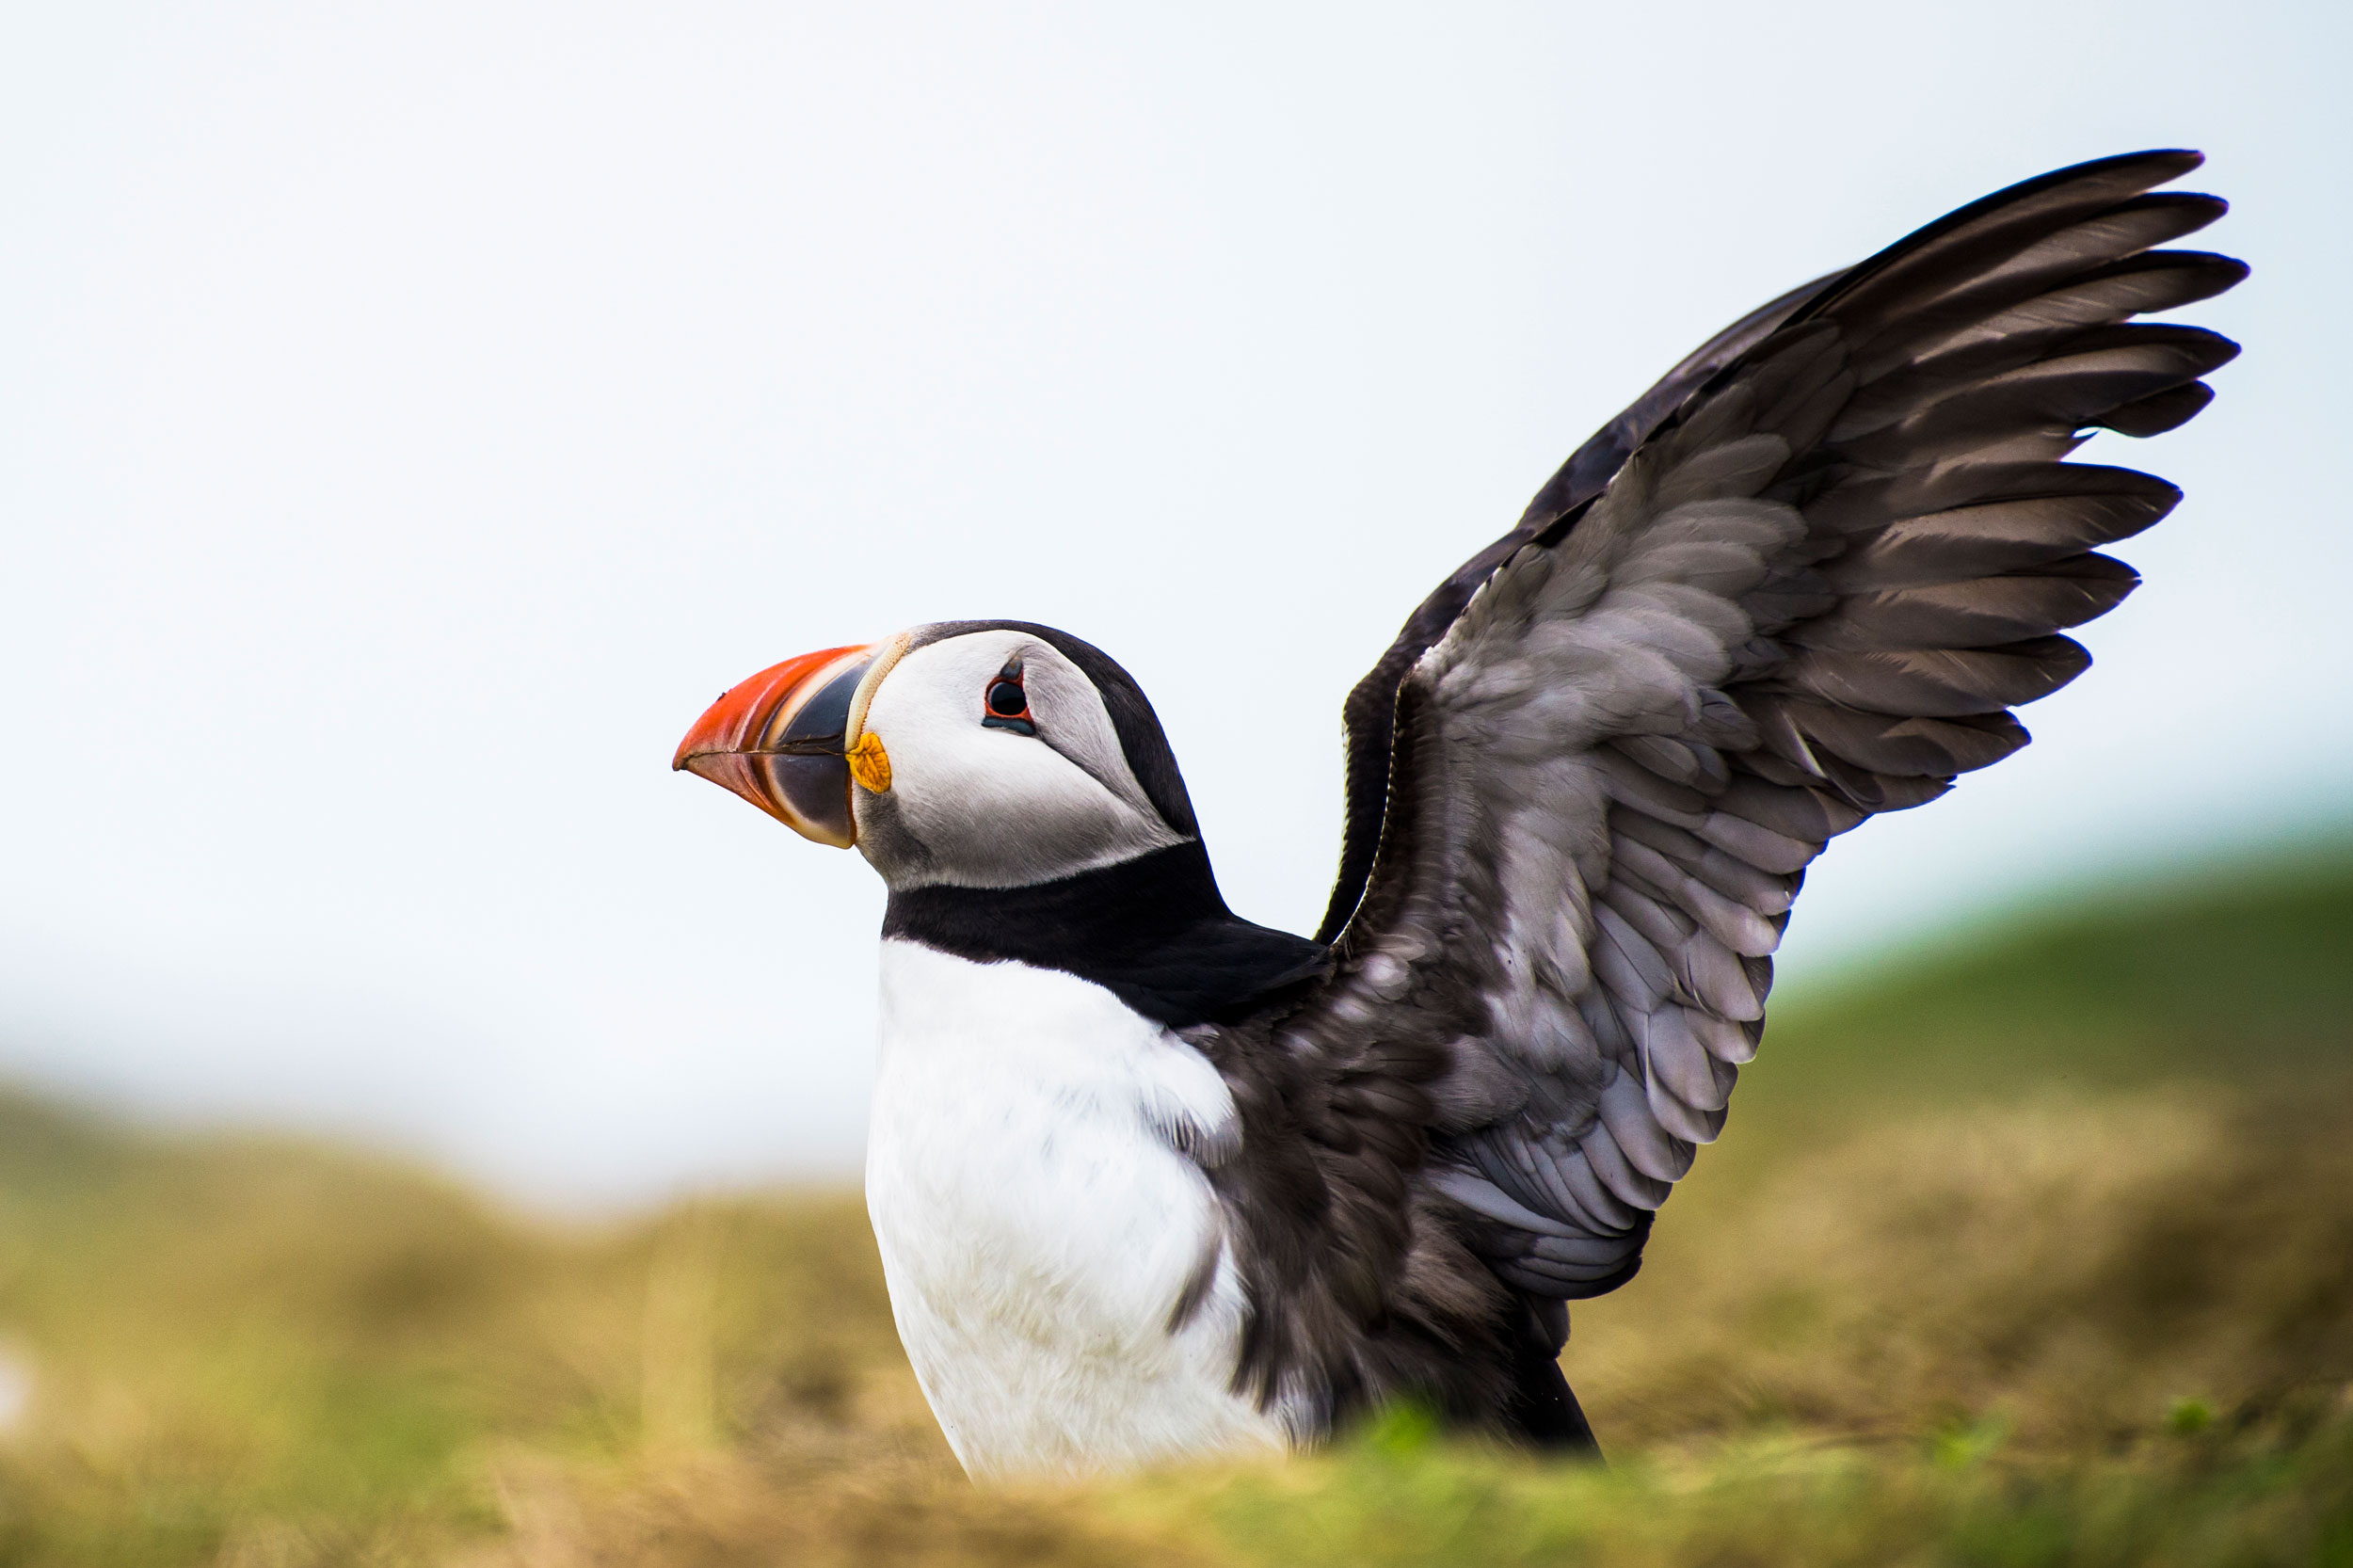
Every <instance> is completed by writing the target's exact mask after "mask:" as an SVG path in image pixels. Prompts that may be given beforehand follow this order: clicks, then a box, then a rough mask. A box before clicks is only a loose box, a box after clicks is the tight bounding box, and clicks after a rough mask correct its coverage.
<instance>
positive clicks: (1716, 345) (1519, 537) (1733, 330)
mask: <svg viewBox="0 0 2353 1568" xmlns="http://www.w3.org/2000/svg"><path fill="white" fill-rule="evenodd" d="M1840 276H1842V275H1841V274H1836V273H1833V274H1832V275H1831V276H1830V277H1828V278H1817V279H1816V280H1814V281H1812V282H1811V283H1807V284H1804V285H1802V286H1801V287H1799V288H1794V289H1791V290H1790V291H1789V292H1788V293H1787V294H1785V295H1783V296H1781V297H1780V298H1778V299H1775V300H1773V301H1771V302H1770V303H1769V304H1765V305H1760V306H1758V307H1757V308H1756V309H1755V310H1753V311H1751V312H1749V313H1748V314H1747V315H1744V316H1742V317H1741V318H1740V319H1739V320H1738V321H1736V322H1734V323H1733V324H1732V325H1731V326H1729V327H1727V328H1724V329H1723V330H1722V331H1721V332H1719V333H1717V334H1716V335H1715V336H1714V337H1712V338H1710V339H1708V340H1707V341H1706V342H1705V343H1704V344H1700V346H1699V347H1698V348H1696V349H1694V350H1692V352H1691V353H1690V354H1689V356H1688V357H1686V358H1685V360H1683V362H1682V363H1681V364H1678V365H1676V366H1675V367H1674V369H1673V370H1671V371H1669V372H1667V374H1666V375H1664V376H1660V377H1659V378H1658V381H1657V385H1655V386H1653V387H1652V388H1651V390H1650V391H1648V392H1644V393H1643V394H1642V395H1641V396H1640V397H1638V398H1636V399H1635V400H1634V401H1633V402H1632V403H1630V404H1628V405H1627V406H1626V407H1625V409H1624V410H1623V411H1622V412H1621V413H1619V415H1618V416H1617V418H1615V419H1613V420H1611V421H1610V422H1609V424H1605V425H1603V426H1602V427H1601V428H1600V429H1599V430H1596V431H1594V432H1593V435H1592V436H1591V437H1590V438H1589V439H1588V440H1586V442H1585V444H1584V445H1583V446H1580V447H1578V448H1577V450H1576V451H1575V452H1574V453H1572V454H1570V456H1569V460H1568V461H1567V462H1565V463H1562V464H1561V468H1560V472H1557V473H1555V474H1554V475H1553V476H1552V477H1551V478H1550V479H1548V480H1546V481H1545V487H1544V488H1542V489H1540V490H1538V491H1537V492H1536V495H1535V499H1533V500H1531V501H1530V502H1529V504H1528V509H1527V510H1526V511H1524V512H1522V513H1521V514H1520V520H1519V522H1518V523H1517V524H1516V525H1515V526H1514V527H1513V530H1512V532H1510V533H1509V534H1506V535H1505V536H1503V537H1501V538H1499V539H1497V541H1496V542H1495V543H1493V544H1491V545H1489V546H1488V547H1487V548H1486V549H1484V550H1482V551H1481V552H1479V553H1478V554H1477V555H1474V556H1472V557H1471V558H1470V559H1469V560H1468V561H1465V562H1464V563H1463V565H1462V566H1461V567H1459V568H1456V570H1455V572H1454V574H1453V575H1452V576H1451V577H1449V578H1448V579H1447V580H1446V581H1445V582H1444V583H1441V584H1438V586H1437V588H1436V590H1435V591H1433V593H1432V594H1431V596H1430V597H1429V598H1428V599H1425V600H1422V602H1421V604H1420V606H1419V607H1418V608H1417V609H1416V610H1415V611H1414V613H1413V615H1412V616H1410V617H1409V618H1408V619H1407V620H1406V622H1405V625H1404V628H1403V630H1401V631H1400V632H1398V634H1397V640H1396V641H1395V642H1393V643H1391V644H1390V645H1389V648H1388V651H1387V652H1385V653H1384V654H1382V656H1381V660H1380V662H1379V663H1378V664H1374V665H1373V666H1372V669H1371V670H1370V672H1369V673H1368V674H1367V675H1366V676H1365V678H1364V679H1363V680H1359V681H1358V682H1357V683H1356V685H1355V687H1354V688H1353V690H1351V691H1350V692H1349V694H1348V700H1347V701H1346V702H1345V703H1344V704H1342V705H1341V711H1340V713H1341V720H1342V723H1343V725H1344V726H1345V728H1346V731H1347V743H1348V779H1347V790H1348V808H1347V813H1346V816H1345V818H1344V819H1343V822H1342V826H1341V841H1340V872H1339V876H1338V878H1337V880H1336V881H1335V882H1334V884H1333V887H1332V897H1331V901H1330V903H1329V904H1327V905H1326V906H1325V908H1324V912H1323V924H1322V926H1321V928H1320V929H1319V930H1318V931H1317V933H1316V940H1318V941H1320V942H1329V941H1331V940H1332V939H1333V938H1334V937H1336V936H1338V935H1339V933H1340V928H1341V927H1342V926H1344V925H1346V924H1347V923H1348V918H1349V916H1351V915H1353V914H1354V913H1355V911H1356V904H1357V902H1358V901H1359V900H1360V899H1362V898H1363V897H1364V892H1365V879H1366V878H1367V877H1368V876H1369V875H1370V874H1371V872H1372V856H1373V852H1374V850H1375V849H1377V848H1378V847H1379V846H1380V842H1381V813H1382V808H1383V805H1384V803H1385V799H1386V797H1387V795H1388V792H1389V762H1390V757H1389V752H1390V746H1391V743H1392V741H1393V739H1394V737H1395V735H1396V722H1397V688H1398V684H1399V682H1400V681H1401V680H1404V679H1405V672H1406V671H1407V670H1409V669H1411V668H1413V667H1414V661H1415V660H1417V659H1418V658H1420V657H1421V656H1422V655H1423V654H1424V653H1426V652H1428V651H1429V650H1430V647H1431V645H1432V644H1433V643H1435V642H1436V641H1437V640H1438V639H1439V638H1440V637H1442V636H1444V635H1445V634H1446V629H1447V628H1448V627H1449V626H1451V625H1453V624H1454V617H1455V616H1459V615H1461V614H1462V613H1463V606H1465V604H1468V603H1469V602H1470V599H1471V595H1473V594H1474V593H1477V592H1478V591H1479V585H1480V584H1482V583H1484V582H1486V581H1487V579H1488V577H1489V576H1491V575H1492V574H1493V573H1494V571H1495V568H1497V567H1498V566H1500V565H1501V564H1502V563H1503V561H1504V559H1505V558H1506V557H1507V556H1509V555H1510V554H1511V553H1512V552H1513V551H1514V550H1517V549H1518V548H1519V547H1520V546H1521V545H1523V544H1526V543H1527V542H1528V541H1529V539H1532V538H1534V537H1535V536H1537V535H1538V534H1540V533H1542V532H1543V531H1544V530H1545V529H1546V528H1549V527H1551V526H1552V525H1553V524H1555V523H1557V522H1559V521H1560V520H1561V519H1562V518H1564V517H1566V516H1568V515H1569V514H1570V513H1571V512H1573V511H1575V510H1576V509H1577V508H1578V507H1579V506H1582V505H1584V504H1585V503H1587V502H1589V501H1591V500H1593V497H1595V496H1597V495H1599V494H1600V493H1601V491H1602V487H1603V486H1605V485H1607V484H1609V476H1610V475H1611V474H1614V473H1616V472H1618V470H1619V469H1621V468H1623V467H1625V460H1626V458H1627V457H1629V456H1632V455H1633V452H1634V449H1635V448H1636V447H1638V446H1640V445H1641V443H1642V441H1643V440H1644V439H1645V438H1646V437H1648V436H1649V435H1650V433H1651V432H1652V431H1653V430H1655V429H1657V427H1658V425H1659V424H1660V423H1661V422H1662V421H1664V420H1665V419H1666V417H1667V416H1668V415H1669V414H1672V413H1673V412H1674V411H1675V409H1676V408H1680V407H1681V406H1682V404H1683V400H1684V399H1685V398H1687V397H1689V396H1690V395H1691V393H1692V392H1694V391H1696V390H1698V388H1699V387H1700V386H1701V385H1702V384H1703V383H1705V381H1706V380H1707V379H1708V377H1710V376H1714V375H1715V374H1716V373H1717V372H1718V371H1720V370H1721V369H1723V368H1724V366H1726V365H1728V364H1730V363H1732V362H1733V361H1734V360H1737V359H1738V358H1739V357H1740V356H1741V355H1742V354H1744V353H1746V352H1747V351H1748V350H1749V349H1751V348H1753V347H1754V346H1755V345H1756V344H1758V343H1759V342H1760V341H1761V340H1762V339H1763V338H1764V337H1765V335H1766V334H1767V333H1769V332H1770V331H1771V330H1772V329H1773V328H1776V327H1778V326H1780V325H1781V324H1782V323H1783V322H1784V321H1785V320H1787V319H1788V317H1789V315H1790V312H1793V311H1795V310H1797V309H1798V308H1799V307H1800V306H1801V305H1803V304H1804V303H1805V302H1806V301H1807V300H1808V299H1811V298H1812V297H1813V296H1815V295H1816V294H1817V293H1819V292H1820V291H1821V290H1822V289H1824V288H1826V287H1827V286H1829V285H1830V284H1832V283H1833V282H1836V281H1837V280H1838V279H1839V277H1840Z"/></svg>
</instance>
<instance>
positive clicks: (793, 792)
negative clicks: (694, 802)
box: [670, 646, 888, 849]
mask: <svg viewBox="0 0 2353 1568" xmlns="http://www.w3.org/2000/svg"><path fill="white" fill-rule="evenodd" d="M881 651H882V650H881V648H878V647H864V646H861V647H856V648H826V649H824V651H822V652H818V653H805V654H803V655H802V656H801V657H799V658H798V659H787V660H786V661H785V662H784V663H783V664H771V665H770V666H769V667H768V668H766V669H764V670H761V671H760V673H759V674H758V675H755V676H753V677H752V678H751V679H750V680H745V681H744V682H742V683H740V684H738V685H735V686H732V687H730V688H728V691H727V692H726V693H725V694H723V695H722V696H720V698H719V700H718V701H716V702H714V703H712V705H711V708H710V711H709V712H706V713H704V714H703V716H702V717H701V718H699V719H696V721H695V728H692V729H690V730H688V731H687V732H686V739H685V740H683V741H681V742H680V743H679V748H678V755H677V756H676V757H675V758H673V759H671V761H670V766H671V767H673V768H683V769H685V770H686V771H687V772H688V773H691V774H695V775H697V776H700V777H703V778H708V779H710V780H711V781H712V783H713V784H716V785H719V786H720V787H722V788H723V789H728V790H732V791H734V792H736V793H737V794H739V795H742V796H743V797H744V799H745V800H748V801H750V802H751V803H752V804H753V805H754V806H757V807H759V808H760V809H761V810H763V811H765V812H767V813H768V814H769V815H770V816H772V817H774V818H776V820H777V821H778V822H780V823H782V824H785V826H787V827H789V828H791V829H792V831H793V832H795V833H798V834H799V835H800V836H801V837H803V838H804V839H813V840H816V841H817V842H818V843H821V844H831V845H833V846H834V847H835V848H837V849H847V848H849V847H850V846H851V845H852V844H854V843H856V842H857V824H856V820H855V819H854V818H853V817H852V816H851V813H850V780H851V776H852V767H853V759H852V757H851V756H850V754H849V753H850V746H849V744H848V741H849V733H848V732H849V728H850V719H851V705H852V703H853V701H854V700H855V699H856V696H857V691H858V683H859V682H860V681H861V680H864V679H865V677H866V674H867V672H868V671H869V670H870V669H872V667H873V664H874V657H875V655H876V654H877V653H879V652H881ZM868 739H870V740H871V738H868ZM864 751H865V752H871V753H872V754H873V755H872V757H868V756H865V755H861V756H860V757H859V758H858V759H857V763H858V764H859V765H858V768H857V776H858V778H859V780H860V781H861V782H864V783H866V784H867V785H868V786H869V787H870V788H872V787H873V783H874V780H875V776H876V771H877V762H876V760H877V759H879V757H880V752H881V748H880V746H879V744H869V745H866V746H865V747H864ZM879 770H880V777H881V780H882V784H883V787H884V788H888V763H887V762H882V763H879Z"/></svg>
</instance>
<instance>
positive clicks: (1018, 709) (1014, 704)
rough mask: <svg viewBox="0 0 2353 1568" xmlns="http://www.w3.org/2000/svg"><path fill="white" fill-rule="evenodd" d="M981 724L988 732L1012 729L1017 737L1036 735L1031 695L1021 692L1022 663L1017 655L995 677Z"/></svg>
mask: <svg viewBox="0 0 2353 1568" xmlns="http://www.w3.org/2000/svg"><path fill="white" fill-rule="evenodd" d="M981 724H982V727H983V728H988V729H1010V730H1012V731H1013V732H1014V733H1015V734H1016V735H1034V734H1036V733H1037V723H1036V721H1035V720H1033V719H1032V718H1031V717H1030V694H1029V693H1028V692H1025V691H1023V690H1022V689H1021V660H1020V658H1019V657H1018V656H1017V655H1016V657H1014V658H1011V659H1008V660H1006V661H1005V667H1004V668H1003V669H1000V670H999V671H998V672H997V673H996V675H995V676H993V677H991V678H990V680H989V682H988V690H987V691H986V692H984V693H983V694H982V696H981Z"/></svg>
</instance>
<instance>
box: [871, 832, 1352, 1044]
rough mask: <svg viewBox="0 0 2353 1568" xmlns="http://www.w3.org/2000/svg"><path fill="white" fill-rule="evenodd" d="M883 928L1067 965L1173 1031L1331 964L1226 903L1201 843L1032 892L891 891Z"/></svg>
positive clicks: (1041, 963) (994, 956)
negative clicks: (1231, 908)
mask: <svg viewBox="0 0 2353 1568" xmlns="http://www.w3.org/2000/svg"><path fill="white" fill-rule="evenodd" d="M883 935H884V936H896V937H900V938H903V939H904V940H907V941H914V942H920V943H922V944H923V945H924V946H925V947H929V948H936V949H937V950H938V951H940V952H952V953H954V954H955V955H956V956H958V957H960V958H969V959H972V960H974V961H976V962H978V963H983V964H989V963H999V962H1002V961H1004V960H1007V959H1011V960H1013V961H1015V962H1016V963H1021V964H1028V965H1031V966H1032V967H1034V968H1043V969H1060V970H1062V971H1063V972H1064V973H1065V974H1074V975H1077V976H1078V977H1079V978H1080V979H1081V980H1091V981H1093V982H1094V983H1095V984H1097V985H1100V986H1102V987H1103V988H1104V989H1106V990H1108V991H1110V992H1111V993H1112V995H1114V996H1116V997H1118V998H1119V1000H1121V1001H1124V1002H1126V1003H1127V1004H1128V1006H1129V1007H1132V1008H1134V1009H1135V1010H1136V1011H1137V1012H1138V1013H1141V1014H1143V1015H1144V1016H1145V1017H1147V1018H1151V1019H1153V1020H1155V1021H1157V1022H1159V1023H1162V1024H1165V1025H1167V1026H1168V1027H1169V1028H1171V1029H1182V1028H1184V1027H1186V1026H1188V1025H1191V1024H1200V1023H1234V1022H1237V1021H1239V1020H1240V1019H1241V1018H1243V1017H1245V1016H1248V1015H1250V1014H1251V1013H1254V1012H1256V1011H1257V1010H1258V1009H1259V1008H1260V1007H1262V1006H1264V1005H1265V1004H1267V1003H1269V1002H1271V1001H1273V1000H1277V999H1278V998H1279V997H1280V996H1281V994H1282V993H1284V992H1287V991H1291V990H1294V989H1296V988H1299V987H1302V986H1305V985H1306V984H1309V983H1311V982H1313V981H1315V980H1317V979H1319V978H1321V976H1322V975H1323V974H1324V973H1325V972H1326V969H1327V968H1328V964H1329V960H1328V958H1327V956H1326V951H1325V949H1324V948H1323V946H1322V945H1321V943H1317V942H1311V941H1309V940H1307V939H1306V938H1305V936H1292V935H1291V934H1290V933H1289V932H1288V931H1274V930H1271V929H1270V928H1268V927H1266V926H1263V925H1253V924H1252V923H1251V922H1250V921H1248V920H1243V919H1241V917H1240V916H1238V915H1236V914H1235V913H1234V912H1233V911H1232V910H1230V909H1228V908H1226V907H1225V899H1224V898H1223V897H1222V896H1221V895H1220V894H1219V893H1218V890H1217V878H1216V877H1215V876H1214V875H1213V874H1211V872H1210V871H1209V852H1208V851H1207V850H1205V849H1203V848H1202V847H1201V844H1200V843H1199V841H1198V840H1193V841H1190V842H1187V843H1182V844H1177V845H1176V846H1174V847H1173V848H1169V849H1162V850H1155V851H1153V852H1152V853H1151V854H1149V855H1144V856H1138V857H1137V858H1135V859H1133V860H1123V861H1121V862H1120V863H1119V864H1118V865H1115V866H1105V867H1103V868H1102V869H1101V870H1099V871H1091V872H1080V873H1079V874H1078V875H1077V876H1069V877H1064V878H1063V879H1062V880H1061V881H1058V882H1041V883H1036V884H1033V885H1032V886H1030V887H1027V888H938V887H935V888H908V889H906V890H905V891H904V892H894V893H892V894H891V895H890V903H889V905H888V907H887V908H886V909H885V910H884V912H883Z"/></svg>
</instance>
